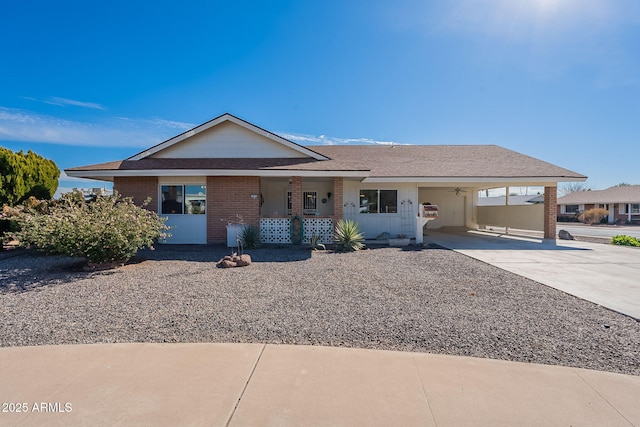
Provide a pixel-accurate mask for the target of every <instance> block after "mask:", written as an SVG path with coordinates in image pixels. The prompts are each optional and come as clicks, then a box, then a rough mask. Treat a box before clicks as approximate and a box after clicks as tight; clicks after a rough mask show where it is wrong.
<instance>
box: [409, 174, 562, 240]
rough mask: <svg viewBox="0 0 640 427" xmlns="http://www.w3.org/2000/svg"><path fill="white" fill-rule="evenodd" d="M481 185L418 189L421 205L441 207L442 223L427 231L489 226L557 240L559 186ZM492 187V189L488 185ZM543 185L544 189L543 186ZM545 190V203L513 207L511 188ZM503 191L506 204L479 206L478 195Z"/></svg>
mask: <svg viewBox="0 0 640 427" xmlns="http://www.w3.org/2000/svg"><path fill="white" fill-rule="evenodd" d="M477 181H481V179H479V178H478V179H472V182H468V181H467V182H452V183H439V184H438V185H433V184H431V185H428V186H427V185H426V184H423V183H420V184H419V186H418V200H419V203H431V204H434V205H438V208H439V216H438V219H436V220H433V221H431V222H430V223H429V224H428V225H427V227H426V228H425V230H424V231H425V232H426V229H439V228H442V227H468V228H473V229H478V228H485V227H487V226H496V227H504V228H506V229H507V230H508V229H510V228H515V229H521V230H531V231H539V232H542V233H543V236H544V238H545V239H555V238H556V201H557V187H556V183H544V182H543V183H541V182H539V181H538V182H528V181H524V182H516V181H513V182H508V183H501V182H495V183H485V185H483V186H479V183H478V182H477ZM486 184H489V185H486ZM541 184H542V185H541ZM524 186H537V187H544V202H543V203H537V204H529V205H512V204H510V203H509V193H510V188H511V187H524ZM498 187H502V188H504V189H505V193H506V195H505V203H504V205H499V206H479V204H478V201H479V197H478V193H479V192H480V191H485V190H487V189H493V188H498Z"/></svg>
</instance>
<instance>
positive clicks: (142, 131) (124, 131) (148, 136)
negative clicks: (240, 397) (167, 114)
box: [0, 107, 193, 147]
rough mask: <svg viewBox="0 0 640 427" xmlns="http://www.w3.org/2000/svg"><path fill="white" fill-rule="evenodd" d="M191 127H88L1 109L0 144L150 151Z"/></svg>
mask: <svg viewBox="0 0 640 427" xmlns="http://www.w3.org/2000/svg"><path fill="white" fill-rule="evenodd" d="M191 127H193V126H192V125H191V124H188V123H181V122H174V121H168V120H162V119H125V118H118V119H111V120H110V121H107V122H104V121H103V122H101V123H88V122H80V121H75V120H67V119H61V118H58V117H55V116H49V115H43V114H38V113H34V112H31V111H25V110H19V109H15V108H6V107H0V140H4V141H26V142H41V143H50V144H65V145H82V146H107V147H150V146H152V145H155V144H157V143H159V142H161V141H164V140H165V139H168V138H170V137H172V136H174V135H175V134H176V129H179V130H180V131H181V132H182V131H184V130H187V129H190V128H191Z"/></svg>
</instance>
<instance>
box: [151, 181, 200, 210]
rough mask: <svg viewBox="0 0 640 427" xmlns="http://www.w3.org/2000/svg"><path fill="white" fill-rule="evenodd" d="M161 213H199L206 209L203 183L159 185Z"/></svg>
mask: <svg viewBox="0 0 640 427" xmlns="http://www.w3.org/2000/svg"><path fill="white" fill-rule="evenodd" d="M160 192H161V200H162V207H161V213H162V215H183V214H184V215H199V214H205V213H206V209H207V187H206V186H205V185H163V186H161V187H160Z"/></svg>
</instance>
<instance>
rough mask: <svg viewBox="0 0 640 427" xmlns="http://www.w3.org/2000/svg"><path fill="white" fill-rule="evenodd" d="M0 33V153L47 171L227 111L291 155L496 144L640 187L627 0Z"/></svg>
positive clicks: (399, 6)
mask: <svg viewBox="0 0 640 427" xmlns="http://www.w3.org/2000/svg"><path fill="white" fill-rule="evenodd" d="M0 37H1V39H2V40H3V41H4V42H3V46H2V62H3V65H2V66H1V67H0V82H1V83H0V87H1V91H0V146H3V147H7V148H10V149H13V150H20V149H22V150H28V149H31V150H33V151H35V152H37V153H39V154H41V155H43V156H45V157H48V158H51V159H53V160H54V161H55V162H56V163H57V164H58V166H59V167H60V168H61V169H64V168H68V167H73V166H79V165H84V164H92V163H99V162H104V161H110V160H118V159H122V158H126V157H128V156H131V155H132V154H135V153H137V152H139V151H141V150H142V149H144V148H145V147H149V146H151V145H153V144H155V143H157V142H160V141H162V140H165V139H167V138H170V137H172V136H174V135H177V134H179V133H181V132H183V131H184V130H186V129H188V128H190V127H192V126H195V125H198V124H200V123H203V122H205V121H207V120H209V119H211V118H213V117H216V116H218V115H220V114H222V113H225V112H230V113H232V114H234V115H236V116H239V117H241V118H243V119H245V120H248V121H250V122H252V123H254V124H256V125H258V126H261V127H263V128H266V129H268V130H271V131H273V132H276V133H280V134H283V135H285V136H286V137H288V138H290V139H292V140H293V141H295V142H298V143H301V144H310V143H389V142H394V143H398V144H497V145H500V146H503V147H505V148H509V149H512V150H516V151H519V152H522V153H524V154H528V155H531V156H534V157H538V158H540V159H543V160H546V161H549V162H551V163H555V164H557V165H559V166H563V167H566V168H568V169H571V170H574V171H576V172H580V173H582V174H585V175H587V176H589V180H588V181H587V184H588V185H589V186H590V187H591V188H594V189H603V188H607V187H609V186H611V185H615V184H617V183H619V182H628V183H632V184H640V176H639V175H640V171H639V169H640V168H639V167H638V160H639V159H640V145H639V142H640V140H639V136H640V54H639V50H638V46H640V2H638V1H637V0H526V1H525V0H450V1H446V2H445V1H428V0H395V1H393V2H389V1H373V0H362V1H360V0H339V1H332V0H323V1H315V0H312V1H304V0H297V1H284V0H283V1H236V2H229V1H224V2H222V1H185V2H163V1H160V0H157V1H153V2H144V1H138V2H133V1H127V2H122V1H117V0H113V1H110V2H100V3H97V2H86V1H61V2H50V1H14V2H6V3H5V4H4V5H3V7H2V13H0ZM63 178H64V177H63ZM61 186H62V187H74V186H80V187H90V186H95V184H86V183H82V182H78V181H75V180H71V179H66V178H65V179H63V180H62V181H61Z"/></svg>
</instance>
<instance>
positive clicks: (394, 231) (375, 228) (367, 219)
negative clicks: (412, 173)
mask: <svg viewBox="0 0 640 427" xmlns="http://www.w3.org/2000/svg"><path fill="white" fill-rule="evenodd" d="M361 189H363V190H397V191H398V213H390V214H373V213H370V214H367V213H359V212H358V210H359V209H358V207H359V204H360V190H361ZM343 191H344V197H343V199H344V203H347V204H348V203H353V204H354V206H355V209H354V211H355V213H354V215H353V219H355V220H356V221H357V222H358V224H359V225H360V229H361V230H362V232H363V234H364V237H365V238H366V239H373V238H375V237H377V236H378V235H379V234H381V233H383V232H387V233H389V234H390V235H391V237H396V236H397V235H398V234H407V235H408V236H409V237H411V238H414V237H415V235H416V217H417V215H418V187H417V185H416V184H415V183H399V184H367V183H362V182H360V181H356V180H348V179H345V180H344V189H343ZM403 201H404V202H405V203H406V205H405V206H409V204H408V202H409V201H411V205H410V206H411V212H410V213H409V215H408V216H407V217H406V218H405V219H404V220H403V219H402V209H403V208H402V202H403ZM407 209H408V208H407ZM408 210H409V209H408ZM348 213H349V208H348V207H345V208H344V216H345V218H347V217H348Z"/></svg>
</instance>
